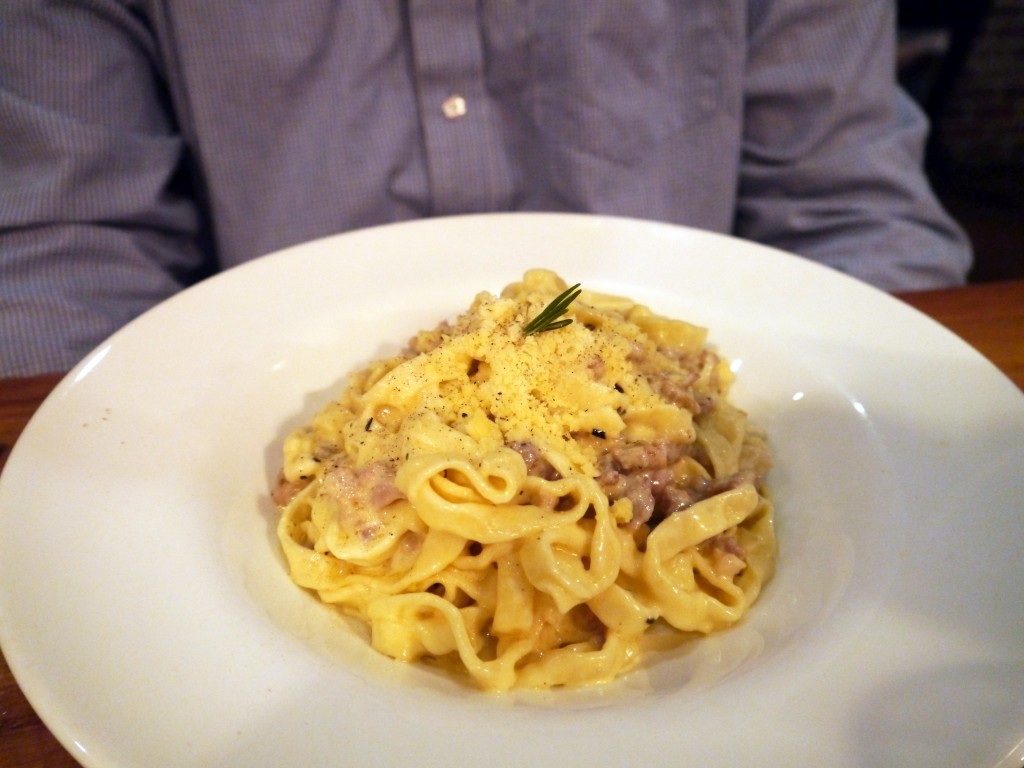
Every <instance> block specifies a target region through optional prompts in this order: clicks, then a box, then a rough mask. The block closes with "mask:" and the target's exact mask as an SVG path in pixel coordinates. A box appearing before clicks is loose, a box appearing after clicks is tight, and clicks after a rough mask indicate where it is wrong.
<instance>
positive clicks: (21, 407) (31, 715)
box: [0, 281, 1024, 768]
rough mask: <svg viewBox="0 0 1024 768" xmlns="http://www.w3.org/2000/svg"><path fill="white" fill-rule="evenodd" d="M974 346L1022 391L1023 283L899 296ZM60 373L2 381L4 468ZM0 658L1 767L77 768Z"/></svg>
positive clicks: (0, 431)
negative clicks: (11, 452)
mask: <svg viewBox="0 0 1024 768" xmlns="http://www.w3.org/2000/svg"><path fill="white" fill-rule="evenodd" d="M899 298H900V299H902V300H904V301H905V302H907V303H908V304H910V305H911V306H914V307H916V308H917V309H919V310H921V311H922V312H924V313H925V314H927V315H930V316H931V317H933V318H934V319H935V320H937V321H938V322H940V323H942V324H943V325H945V326H946V327H947V328H949V329H950V330H952V331H953V332H954V333H956V334H957V335H959V336H961V337H962V338H963V339H965V340H966V341H967V342H969V343H970V344H972V345H973V346H974V347H975V348H976V349H977V350H978V351H979V352H981V353H982V354H983V355H985V356H986V357H987V358H988V359H989V360H991V361H992V362H993V363H995V365H996V366H997V367H998V368H999V369H1000V370H1002V371H1003V372H1004V373H1005V374H1006V375H1007V376H1008V377H1009V378H1010V379H1011V380H1013V381H1014V382H1015V383H1016V384H1017V386H1019V387H1020V388H1021V389H1022V390H1024V281H1010V282H1003V283H990V284H983V285H975V286H970V287H967V288H957V289H952V290H939V291H925V292H920V293H909V294H899ZM60 378H61V377H60V376H59V375H52V376H37V377H32V378H25V379H3V380H0V469H2V468H3V464H4V462H5V461H6V459H7V455H8V453H9V452H10V450H11V447H12V446H13V445H14V441H15V440H16V439H17V437H18V435H19V434H21V431H22V429H24V427H25V424H26V423H27V422H28V420H29V418H30V417H31V416H32V414H33V413H34V412H35V410H36V408H37V407H38V406H39V404H40V403H41V402H42V401H43V399H44V398H45V397H46V395H47V394H49V392H50V391H51V390H52V389H53V388H54V387H55V386H56V385H57V383H58V382H59V381H60ZM77 765H78V763H77V762H76V761H75V760H74V759H73V758H72V757H71V755H70V754H69V753H68V752H67V751H65V750H64V748H63V747H62V746H61V745H60V744H59V743H58V741H57V740H56V738H55V737H54V736H53V735H52V734H51V733H50V731H49V730H48V729H47V728H46V726H45V725H44V724H43V723H42V722H41V721H40V720H39V718H38V717H37V716H36V714H35V712H34V711H33V710H32V707H31V706H30V705H29V703H28V701H27V700H26V699H25V696H24V694H22V692H21V689H20V688H19V687H18V684H17V683H16V682H15V680H14V677H13V676H12V675H11V671H10V669H9V668H8V666H7V662H6V660H5V659H3V658H2V657H0V768H58V767H60V768H74V766H77Z"/></svg>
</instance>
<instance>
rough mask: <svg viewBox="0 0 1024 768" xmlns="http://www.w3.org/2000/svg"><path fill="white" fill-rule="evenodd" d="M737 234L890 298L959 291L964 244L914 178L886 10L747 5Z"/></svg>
mask: <svg viewBox="0 0 1024 768" xmlns="http://www.w3.org/2000/svg"><path fill="white" fill-rule="evenodd" d="M748 23H749V26H750V39H749V50H748V65H747V76H746V83H745V91H746V96H745V104H744V110H745V130H744V140H743V149H742V158H741V172H740V189H739V205H738V208H737V211H738V213H737V220H736V232H737V234H739V235H740V236H743V237H748V238H750V239H753V240H757V241H759V242H763V243H767V244H770V245H774V246H776V247H779V248H782V249H785V250H788V251H793V252H796V253H799V254H801V255H804V256H808V257H811V258H813V259H815V260H817V261H820V262H823V263H826V264H829V265H831V266H833V267H835V268H837V269H840V270H842V271H845V272H848V273H850V274H853V275H855V276H856V277H859V278H862V279H864V280H867V281H869V282H871V283H873V284H874V285H876V286H879V287H881V288H884V289H888V290H909V289H923V288H933V287H940V286H948V285H953V284H958V283H962V282H963V281H964V279H965V276H966V272H967V269H968V267H969V265H970V259H971V255H970V248H969V245H968V243H967V241H966V238H965V236H964V235H963V233H962V231H961V230H960V228H959V227H958V226H957V225H956V224H955V223H954V222H953V221H952V220H951V219H950V218H949V216H948V215H947V214H946V213H945V212H944V211H943V209H942V208H941V206H940V205H939V203H938V202H937V201H936V199H935V197H934V195H933V194H932V192H931V190H930V187H929V185H928V182H927V180H926V177H925V175H924V173H923V170H922V151H923V144H924V138H925V135H926V130H927V125H926V121H925V119H924V116H923V114H922V113H921V112H920V110H918V109H917V108H916V106H915V105H914V104H913V103H912V102H911V101H910V99H909V98H908V97H907V96H906V95H905V94H903V93H902V91H900V90H899V89H898V87H897V86H896V65H895V31H896V30H895V18H894V4H893V3H890V2H883V0H821V1H820V2H814V3H808V2H803V0H752V2H751V3H750V18H749V22H748Z"/></svg>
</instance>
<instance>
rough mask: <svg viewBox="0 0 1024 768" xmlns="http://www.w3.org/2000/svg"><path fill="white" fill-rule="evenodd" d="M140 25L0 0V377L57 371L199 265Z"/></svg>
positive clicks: (96, 1) (107, 9) (181, 151)
mask: <svg viewBox="0 0 1024 768" xmlns="http://www.w3.org/2000/svg"><path fill="white" fill-rule="evenodd" d="M155 51H156V46H155V45H154V44H153V41H152V39H151V37H150V35H149V31H148V28H147V27H146V25H145V24H144V23H143V22H142V21H141V20H140V18H139V17H137V16H136V15H135V14H133V13H132V12H130V11H128V10H126V9H125V7H123V5H122V4H119V3H114V2H104V1H102V0H92V1H91V2H83V3H60V4H51V3H44V2H34V1H31V0H11V2H4V3H2V4H0V169H2V177H3V182H2V184H0V375H4V376H16V375H31V374H36V373H42V372H48V371H65V370H67V369H69V368H70V367H71V366H72V365H73V364H74V363H76V362H77V361H78V360H79V359H81V358H82V357H83V356H84V355H86V354H87V353H88V352H89V351H90V350H91V349H93V348H94V347H95V346H96V345H97V344H98V343H99V342H100V341H102V340H103V339H104V338H105V337H106V336H108V335H109V334H110V333H112V332H113V331H114V330H116V329H117V328H119V327H120V326H122V325H123V324H124V323H126V322H127V321H128V320H130V319H131V318H133V317H134V316H136V315H138V314H140V313H141V312H143V311H145V310H146V309H148V308H149V307H151V306H153V305H154V304H156V303H157V302H159V301H161V300H162V299H164V298H166V297H167V296H169V295H170V294H172V293H174V292H176V291H177V290H179V289H180V288H181V287H182V286H183V285H185V284H187V283H188V282H190V281H192V280H194V279H195V278H196V276H197V275H199V274H200V273H201V272H202V271H203V270H204V269H205V268H206V267H205V264H204V261H205V259H204V256H203V254H202V249H201V248H200V247H199V245H198V237H199V233H200V229H201V227H200V219H199V216H198V214H197V210H196V207H195V206H194V204H193V203H192V202H190V199H189V197H188V195H186V194H185V192H186V191H187V188H188V186H189V184H188V179H187V176H186V172H185V171H184V168H185V165H184V162H183V159H184V155H185V147H184V143H183V141H182V140H181V138H180V137H179V136H177V135H176V133H175V130H174V126H173V121H172V119H171V118H170V117H169V115H170V111H169V109H168V107H167V104H166V98H165V96H164V94H163V93H162V83H161V79H160V76H159V62H158V61H157V60H156V52H155Z"/></svg>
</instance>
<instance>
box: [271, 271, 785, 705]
mask: <svg viewBox="0 0 1024 768" xmlns="http://www.w3.org/2000/svg"><path fill="white" fill-rule="evenodd" d="M565 289H566V284H565V282H564V281H563V280H562V279H561V278H560V277H559V276H558V275H557V274H555V273H553V272H551V271H548V270H540V269H537V270H531V271H529V272H527V273H526V274H525V275H524V277H523V279H522V280H521V281H519V282H516V283H513V284H511V285H509V286H507V287H506V288H505V289H504V290H503V291H502V292H501V293H500V294H499V295H493V294H490V293H480V294H479V295H478V296H476V298H475V299H474V301H473V303H472V306H471V307H470V308H469V309H468V311H466V312H465V313H464V314H462V315H460V316H459V317H458V318H457V319H455V320H454V321H452V322H443V323H441V325H439V326H438V327H437V328H435V329H433V330H429V331H424V332H421V333H419V334H418V335H417V336H416V337H415V338H413V339H412V340H411V341H410V343H409V344H408V346H407V348H405V349H404V350H403V351H402V352H401V353H399V354H397V355H395V356H393V357H390V358H388V359H383V360H379V361H376V362H374V363H372V364H371V365H369V366H367V367H366V368H365V369H363V370H360V371H357V372H355V373H353V374H351V375H350V377H349V381H348V385H347V387H346V388H345V390H344V391H343V392H341V393H340V396H339V397H338V399H337V400H335V401H333V402H331V403H329V404H327V405H326V406H325V407H324V408H323V410H322V411H321V412H320V413H319V414H318V415H316V417H315V418H314V419H313V421H312V423H311V424H309V425H307V426H304V427H301V428H299V429H297V430H296V431H295V432H294V433H292V434H291V435H290V436H289V437H288V438H287V439H286V441H285V444H284V449H283V453H284V462H283V469H282V474H281V477H280V478H279V481H278V485H277V487H276V488H275V489H274V498H275V501H276V502H277V503H278V504H279V506H280V507H281V510H282V515H281V518H280V523H279V526H278V537H279V539H280V542H281V545H282V547H283V551H284V554H285V556H286V560H287V563H288V567H289V570H290V574H291V577H292V579H293V580H294V581H295V582H296V583H297V584H298V585H300V586H302V587H305V588H308V589H310V590H314V591H315V592H316V593H317V594H318V595H319V597H320V599H322V600H323V601H325V602H326V603H330V604H334V605H337V606H339V607H340V608H341V609H342V610H343V611H344V612H345V613H347V614H350V615H352V616H355V617H358V618H359V619H361V620H362V621H364V622H365V623H366V625H368V627H369V629H370V638H371V642H372V645H373V647H374V648H376V649H377V650H378V651H380V652H381V653H383V654H386V655H388V656H391V657H394V658H395V659H399V660H402V661H415V660H419V659H425V660H426V659H430V660H437V663H438V664H439V665H441V666H442V667H446V668H451V669H456V670H458V672H459V674H467V673H468V677H469V678H470V679H471V680H472V681H474V682H475V684H476V685H478V686H479V687H480V688H482V689H485V690H488V691H507V690H509V689H512V688H517V687H518V688H550V687H556V686H580V685H589V684H596V683H603V682H606V681H609V680H612V679H613V678H615V677H617V676H619V675H622V674H623V673H625V672H626V671H628V670H630V669H632V668H634V667H635V666H636V665H637V663H638V662H639V660H640V658H641V656H642V655H643V654H642V652H643V647H644V645H643V639H644V636H645V633H648V632H649V631H650V629H651V627H652V626H654V625H659V626H662V627H664V626H666V625H667V626H670V627H673V628H675V630H678V631H680V632H682V633H710V632H713V631H716V630H721V629H724V628H727V627H729V626H731V625H733V624H735V623H736V622H737V621H739V620H740V619H741V618H742V617H743V616H744V615H745V614H746V613H747V611H748V609H749V608H750V606H751V604H752V603H753V602H754V600H755V599H756V598H757V597H758V594H759V592H760V591H761V589H762V587H763V585H764V584H765V583H766V582H767V580H768V579H769V578H770V576H771V573H772V568H773V563H774V557H775V536H774V529H773V522H772V504H771V501H770V499H769V496H768V494H767V491H766V488H765V484H764V480H765V476H766V475H767V474H768V472H769V470H770V468H771V457H770V454H769V450H768V446H767V442H766V439H765V436H764V435H763V434H762V433H761V432H760V431H759V430H757V429H754V428H753V427H752V426H751V425H750V424H749V423H748V419H747V416H746V414H745V413H744V412H743V411H741V410H740V409H738V408H737V407H735V406H734V405H732V404H730V402H729V401H728V399H727V393H728V389H729V386H730V383H731V382H732V378H733V373H732V371H731V370H730V368H729V366H728V364H727V363H726V361H725V360H724V359H722V358H721V357H719V356H718V355H717V354H716V353H715V352H714V351H713V350H712V349H711V348H709V346H708V345H707V339H706V336H707V333H706V330H705V329H703V328H700V327H698V326H695V325H692V324H690V323H687V322H684V321H681V320H675V319H669V318H666V317H662V316H659V315H657V314H655V313H653V312H652V311H651V310H649V309H648V308H646V307H644V306H642V305H639V304H637V303H635V302H633V301H631V300H629V299H627V298H622V297H617V296H610V295H605V294H599V293H596V292H589V291H583V292H582V294H581V295H580V296H579V298H578V299H577V300H576V301H575V302H574V303H572V305H571V306H570V307H569V309H568V313H567V315H566V319H571V320H572V323H571V324H568V325H566V326H564V327H559V328H556V329H551V330H547V331H544V332H540V333H532V334H527V333H525V332H524V327H525V326H526V325H527V323H528V322H529V321H530V320H531V318H534V317H536V316H537V315H538V314H539V313H541V312H542V310H543V309H544V308H545V307H546V306H548V305H549V304H550V303H551V302H552V300H554V299H555V297H556V296H558V295H559V294H560V293H562V292H563V291H564V290H565Z"/></svg>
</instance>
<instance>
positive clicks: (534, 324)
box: [523, 283, 582, 336]
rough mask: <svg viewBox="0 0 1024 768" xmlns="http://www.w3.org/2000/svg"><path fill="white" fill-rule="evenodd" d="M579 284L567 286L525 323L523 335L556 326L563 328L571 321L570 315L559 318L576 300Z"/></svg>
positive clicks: (579, 291)
mask: <svg viewBox="0 0 1024 768" xmlns="http://www.w3.org/2000/svg"><path fill="white" fill-rule="evenodd" d="M580 293H582V291H581V290H580V284H579V283H576V285H574V286H572V287H571V288H567V289H565V290H564V291H562V293H560V294H558V295H557V296H556V297H555V298H554V299H553V300H552V301H551V303H550V304H548V305H547V306H546V307H544V309H543V310H541V313H540V314H539V315H537V316H536V317H535V318H533V320H531V321H530V322H529V323H527V324H526V326H525V327H524V328H523V335H524V336H532V335H533V334H535V333H544V331H553V330H555V329H556V328H564V327H565V326H567V325H569V324H570V323H571V322H572V318H571V317H567V318H565V319H563V320H559V319H558V318H560V317H561V316H562V315H564V314H565V313H566V312H567V311H568V310H569V305H570V304H572V303H573V302H574V301H576V297H577V296H579V295H580Z"/></svg>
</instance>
